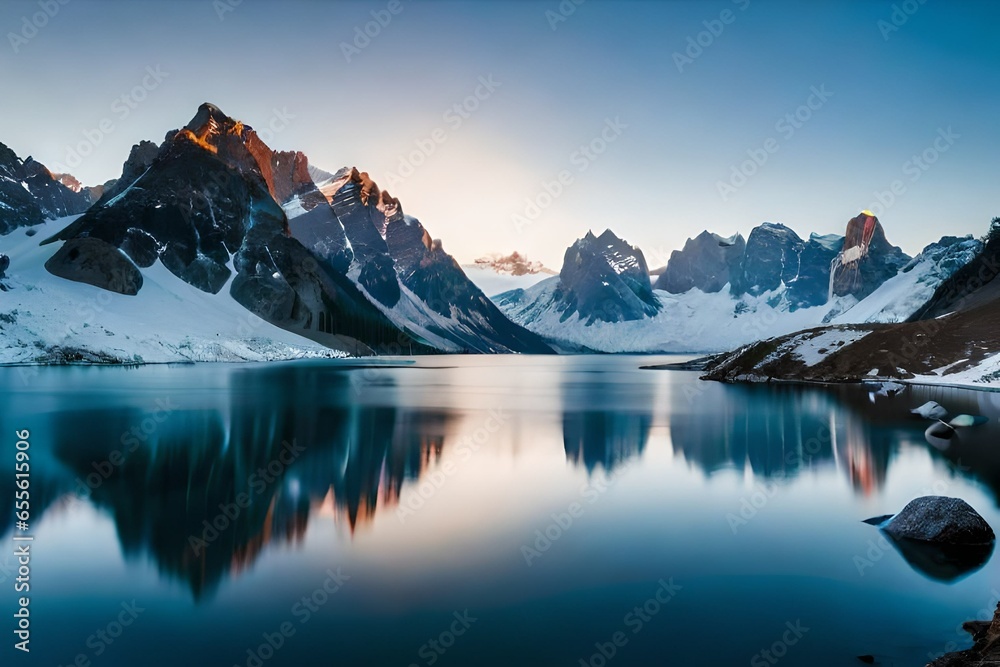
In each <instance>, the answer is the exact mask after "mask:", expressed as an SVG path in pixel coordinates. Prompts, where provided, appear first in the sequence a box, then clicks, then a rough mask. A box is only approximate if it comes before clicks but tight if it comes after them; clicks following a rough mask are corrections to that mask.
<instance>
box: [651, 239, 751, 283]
mask: <svg viewBox="0 0 1000 667" xmlns="http://www.w3.org/2000/svg"><path fill="white" fill-rule="evenodd" d="M746 246H747V244H746V241H745V240H744V239H743V237H742V236H740V235H739V234H737V235H736V236H735V237H733V238H731V239H724V238H722V237H721V236H719V235H717V234H712V233H711V232H708V231H704V232H702V233H701V234H699V235H698V236H696V237H695V238H693V239H688V240H687V243H685V244H684V249H683V250H675V251H674V252H673V253H672V254H671V255H670V260H669V261H668V262H667V268H666V269H664V271H663V273H662V274H660V277H659V278H657V280H656V284H655V285H654V286H653V288H654V289H658V290H664V291H666V292H670V293H671V294H684V293H685V292H688V291H690V290H692V289H694V288H697V289H699V290H701V291H702V292H705V293H714V292H719V291H721V290H722V288H723V287H725V286H726V285H727V284H730V283H732V282H733V279H734V278H735V276H736V275H737V274H738V271H739V266H740V262H741V261H742V260H743V254H744V252H745V250H746Z"/></svg>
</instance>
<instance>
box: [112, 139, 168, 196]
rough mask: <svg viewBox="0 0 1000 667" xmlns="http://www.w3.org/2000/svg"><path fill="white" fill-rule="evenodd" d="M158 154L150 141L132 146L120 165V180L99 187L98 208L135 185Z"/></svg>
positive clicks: (157, 148) (154, 145)
mask: <svg viewBox="0 0 1000 667" xmlns="http://www.w3.org/2000/svg"><path fill="white" fill-rule="evenodd" d="M159 153H160V148H159V147H158V146H157V145H156V144H154V143H153V142H152V141H140V142H139V143H137V144H136V145H134V146H132V150H131V151H130V152H129V155H128V159H127V160H125V164H124V165H122V175H121V178H119V179H117V180H114V181H108V182H107V183H105V184H104V186H102V187H100V190H101V195H100V197H99V198H98V199H97V204H98V206H103V205H105V204H106V203H107V202H108V200H110V199H112V198H114V197H116V196H118V195H120V194H121V193H122V192H123V191H124V190H125V188H127V187H128V186H130V185H132V184H133V183H135V182H136V180H138V178H139V177H140V176H142V175H143V174H144V173H146V170H147V169H149V167H150V166H151V165H152V164H153V160H155V159H156V156H157V155H159Z"/></svg>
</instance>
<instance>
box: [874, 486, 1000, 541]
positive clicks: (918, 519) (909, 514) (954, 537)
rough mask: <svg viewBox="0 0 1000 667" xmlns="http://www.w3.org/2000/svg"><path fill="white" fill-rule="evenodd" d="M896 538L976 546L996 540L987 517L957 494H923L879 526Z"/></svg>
mask: <svg viewBox="0 0 1000 667" xmlns="http://www.w3.org/2000/svg"><path fill="white" fill-rule="evenodd" d="M882 530H884V531H885V532H886V533H888V534H889V535H891V536H892V537H894V538H896V539H908V540H917V541H921V542H933V543H937V544H950V545H958V546H979V545H984V544H992V543H993V542H994V541H995V540H996V535H994V533H993V529H992V528H990V525H989V524H988V523H986V520H985V519H983V517H981V516H980V515H979V513H978V512H976V510H974V509H972V507H970V506H969V504H968V503H966V502H965V501H964V500H961V499H959V498H946V497H943V496H925V497H923V498H917V499H916V500H914V501H912V502H910V504H908V505H907V506H906V507H905V508H904V509H903V511H902V512H900V513H899V514H897V515H896V516H895V517H893V518H892V520H891V521H889V522H888V523H887V524H885V526H883V527H882Z"/></svg>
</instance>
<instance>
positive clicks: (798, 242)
mask: <svg viewBox="0 0 1000 667" xmlns="http://www.w3.org/2000/svg"><path fill="white" fill-rule="evenodd" d="M804 247H805V243H803V241H802V239H801V238H799V235H798V234H796V233H795V232H793V231H792V230H791V229H789V228H788V227H786V226H784V225H782V224H775V223H770V222H765V223H764V224H762V225H760V226H759V227H757V228H755V229H754V230H753V231H752V232H750V238H749V239H747V246H746V251H745V253H744V257H743V261H742V262H741V263H740V268H739V275H738V278H737V280H736V283H735V285H734V287H735V289H734V290H733V293H734V294H736V295H739V294H744V293H746V294H750V295H751V296H760V295H761V294H763V293H764V292H770V291H771V290H775V289H778V288H779V287H780V286H781V284H782V283H784V284H786V285H787V284H789V283H791V282H792V281H793V280H794V279H795V278H796V277H797V276H798V275H799V256H800V255H801V253H802V250H803V248H804Z"/></svg>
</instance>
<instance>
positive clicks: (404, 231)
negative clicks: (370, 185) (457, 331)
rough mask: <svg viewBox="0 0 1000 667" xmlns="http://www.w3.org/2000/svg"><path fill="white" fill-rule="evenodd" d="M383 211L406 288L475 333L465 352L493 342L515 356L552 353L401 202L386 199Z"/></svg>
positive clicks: (391, 248)
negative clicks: (499, 305)
mask: <svg viewBox="0 0 1000 667" xmlns="http://www.w3.org/2000/svg"><path fill="white" fill-rule="evenodd" d="M382 210H383V211H386V212H388V215H387V216H386V219H387V223H386V244H387V246H388V248H389V254H390V255H391V256H392V258H393V261H394V263H395V267H396V273H397V275H398V276H399V280H400V282H402V284H403V285H405V286H406V288H407V289H409V290H410V291H411V292H413V294H415V295H416V296H417V297H418V298H420V300H421V301H423V302H424V303H426V304H427V305H428V306H429V307H430V308H431V309H432V310H433V311H434V312H436V313H438V314H440V315H442V316H444V317H447V318H452V319H456V320H457V321H458V322H460V323H461V324H463V325H464V326H465V327H466V328H467V329H468V330H469V331H470V332H471V333H472V335H471V336H467V337H465V339H464V340H462V341H461V342H462V343H463V344H464V345H465V346H467V347H468V348H469V349H474V350H475V349H482V346H483V343H482V340H487V341H494V342H495V344H499V345H501V346H503V348H505V349H507V350H511V351H519V352H526V353H534V354H545V353H549V352H551V348H549V347H548V345H547V344H545V343H544V342H543V341H542V339H541V338H540V337H539V336H537V335H535V334H533V333H531V332H530V331H528V330H527V329H524V328H522V327H520V326H518V325H516V324H514V323H513V322H511V321H510V320H509V319H507V317H506V316H505V315H504V314H503V313H502V312H500V309H499V308H497V306H496V304H494V303H493V302H492V301H490V299H489V298H487V297H486V295H485V294H483V292H482V291H481V290H480V289H479V288H478V287H476V285H475V284H474V283H473V282H472V281H471V280H469V278H468V277H467V276H466V275H465V272H464V271H462V268H461V266H459V264H458V262H456V261H455V259H454V258H453V257H452V256H451V255H449V254H448V253H447V252H445V250H444V247H443V246H442V244H441V242H440V241H434V240H432V239H431V236H430V234H428V233H427V230H426V229H424V226H423V225H422V224H420V221H419V220H417V219H416V218H410V217H406V216H404V215H403V212H402V208H401V207H400V206H399V202H398V201H396V200H394V199H391V198H389V199H386V196H385V193H383V207H382ZM453 335H454V334H453ZM477 339H480V340H477Z"/></svg>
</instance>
